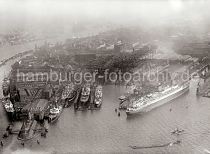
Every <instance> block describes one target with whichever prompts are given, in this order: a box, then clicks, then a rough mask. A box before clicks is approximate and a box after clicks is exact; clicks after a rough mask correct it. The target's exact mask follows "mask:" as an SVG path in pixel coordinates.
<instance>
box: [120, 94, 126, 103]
mask: <svg viewBox="0 0 210 154" xmlns="http://www.w3.org/2000/svg"><path fill="white" fill-rule="evenodd" d="M118 99H119V100H120V104H122V103H124V102H125V101H126V100H127V97H126V96H125V95H122V96H120V97H119V98H118Z"/></svg>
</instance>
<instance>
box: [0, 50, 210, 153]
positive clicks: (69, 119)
mask: <svg viewBox="0 0 210 154" xmlns="http://www.w3.org/2000/svg"><path fill="white" fill-rule="evenodd" d="M1 50H3V49H1ZM13 54H15V53H14V52H12V54H11V55H9V54H8V56H10V57H11V56H13ZM10 65H11V64H10V63H7V64H6V65H5V66H2V67H1V68H0V79H3V78H4V76H5V75H6V72H8V71H9V70H10ZM0 86H1V84H0ZM196 86H197V82H196V81H195V80H192V82H191V85H190V91H189V92H188V93H186V94H184V95H182V96H181V97H179V98H177V99H175V100H173V101H171V102H170V103H167V104H165V105H163V106H161V107H159V108H156V109H154V110H152V111H150V112H148V113H146V114H143V115H134V116H130V117H127V116H126V114H125V112H124V111H120V116H118V113H116V112H115V108H118V105H119V100H118V97H119V96H120V95H122V94H123V93H124V92H125V87H123V86H114V85H107V86H104V87H103V92H104V93H103V104H102V107H101V110H94V111H90V110H88V111H82V112H81V111H77V112H74V110H73V108H66V109H65V110H64V111H63V113H62V115H61V117H60V118H59V120H58V121H57V122H56V123H54V124H52V125H50V126H49V133H48V134H47V137H46V138H41V137H37V138H34V139H33V140H30V141H26V142H25V145H24V147H23V146H22V145H21V141H19V140H18V139H17V136H16V135H14V136H11V137H9V138H8V139H1V140H3V142H4V144H5V146H4V147H3V148H0V153H3V154H11V153H12V154H17V153H18V154H25V153H27V154H48V153H49V154H51V153H52V154H67V153H73V154H77V153H78V154H80V153H84V154H87V153H120V154H121V153H138V154H139V153H141V154H164V153H165V154H188V153H189V154H203V153H208V152H210V144H209V143H210V122H209V121H210V101H209V99H208V98H203V97H199V98H198V97H197V96H196V88H197V87H196ZM0 89H1V88H0ZM0 95H1V97H2V89H1V90H0ZM7 124H8V121H7V118H6V113H5V111H4V110H3V108H2V105H0V135H1V136H2V135H3V133H4V131H5V129H6V127H7ZM176 128H179V129H183V130H185V131H184V133H183V134H182V135H179V136H174V135H171V132H172V131H173V130H174V129H176ZM37 140H39V142H40V144H37ZM176 140H180V141H181V144H180V145H174V146H170V147H159V148H148V149H131V148H130V147H129V146H152V145H163V144H167V143H169V142H173V141H176Z"/></svg>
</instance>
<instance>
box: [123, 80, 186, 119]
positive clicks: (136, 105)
mask: <svg viewBox="0 0 210 154" xmlns="http://www.w3.org/2000/svg"><path fill="white" fill-rule="evenodd" d="M188 90H189V82H186V83H184V84H182V85H174V86H168V87H166V88H164V90H163V91H160V92H155V93H152V94H148V95H146V96H143V97H140V98H137V99H134V100H133V101H131V106H130V107H128V108H127V109H126V114H127V115H132V114H136V113H145V112H148V111H150V110H152V109H154V108H156V107H159V106H161V105H163V104H166V103H168V102H170V101H171V100H173V99H175V98H177V97H179V96H181V95H183V94H184V93H186V92H187V91H188Z"/></svg>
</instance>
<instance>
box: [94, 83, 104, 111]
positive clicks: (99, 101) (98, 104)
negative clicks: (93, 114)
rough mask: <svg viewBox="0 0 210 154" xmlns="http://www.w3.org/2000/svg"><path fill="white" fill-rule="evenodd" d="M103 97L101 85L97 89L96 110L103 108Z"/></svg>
mask: <svg viewBox="0 0 210 154" xmlns="http://www.w3.org/2000/svg"><path fill="white" fill-rule="evenodd" d="M102 96H103V92H102V86H100V85H99V86H97V87H96V89H95V99H94V105H95V107H96V108H100V107H101V104H102Z"/></svg>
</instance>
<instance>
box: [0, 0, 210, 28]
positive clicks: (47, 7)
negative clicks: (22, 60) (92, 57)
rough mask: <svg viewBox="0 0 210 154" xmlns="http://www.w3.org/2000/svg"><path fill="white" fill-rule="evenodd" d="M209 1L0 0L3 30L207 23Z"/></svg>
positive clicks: (0, 26) (209, 7) (0, 19)
mask: <svg viewBox="0 0 210 154" xmlns="http://www.w3.org/2000/svg"><path fill="white" fill-rule="evenodd" d="M209 10H210V3H209V2H208V1H207V0H194V1H189V0H147V1H146V0H139V1H138V0H106V1H105V0H80V1H78V0H0V23H1V24H0V30H1V29H8V27H15V26H18V25H29V26H30V25H36V24H37V25H43V26H46V25H47V26H49V24H50V25H52V24H55V25H59V24H61V25H62V24H63V25H64V24H66V23H69V24H71V23H77V22H79V23H80V22H83V21H84V22H112V23H113V22H114V23H120V24H126V23H131V22H132V23H136V24H141V22H145V23H149V24H153V25H155V24H159V23H163V24H173V21H175V20H177V19H178V20H181V21H185V20H190V21H191V22H190V24H191V23H194V22H195V23H196V22H199V23H204V21H205V20H206V18H207V19H208V17H209Z"/></svg>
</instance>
